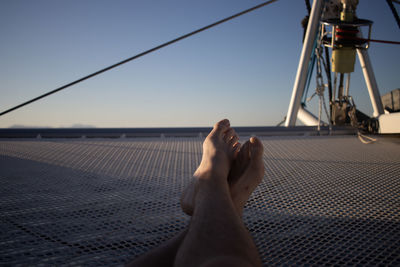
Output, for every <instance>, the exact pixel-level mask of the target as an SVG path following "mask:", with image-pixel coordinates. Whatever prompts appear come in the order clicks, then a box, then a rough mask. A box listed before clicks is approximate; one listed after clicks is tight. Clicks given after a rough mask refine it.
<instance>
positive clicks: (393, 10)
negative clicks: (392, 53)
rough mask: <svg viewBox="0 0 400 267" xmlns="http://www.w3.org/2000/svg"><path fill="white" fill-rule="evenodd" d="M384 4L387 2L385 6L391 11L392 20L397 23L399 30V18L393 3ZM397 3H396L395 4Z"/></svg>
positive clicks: (388, 1)
mask: <svg viewBox="0 0 400 267" xmlns="http://www.w3.org/2000/svg"><path fill="white" fill-rule="evenodd" d="M386 2H387V4H388V5H389V7H390V10H391V11H392V13H393V16H394V18H395V20H396V22H397V25H398V26H399V28H400V18H399V14H397V11H396V8H395V7H394V5H393V3H392V2H393V1H392V0H386ZM397 3H398V2H397Z"/></svg>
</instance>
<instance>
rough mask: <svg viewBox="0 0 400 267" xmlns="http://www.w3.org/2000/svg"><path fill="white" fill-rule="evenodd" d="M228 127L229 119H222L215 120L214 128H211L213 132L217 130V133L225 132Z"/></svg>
mask: <svg viewBox="0 0 400 267" xmlns="http://www.w3.org/2000/svg"><path fill="white" fill-rule="evenodd" d="M229 127H230V122H229V120H228V119H223V120H221V121H219V122H217V123H216V124H215V125H214V129H213V130H214V131H215V132H217V133H221V134H223V133H224V132H226V131H227V130H228V129H229Z"/></svg>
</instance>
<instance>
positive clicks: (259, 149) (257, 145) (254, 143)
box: [250, 137, 264, 160]
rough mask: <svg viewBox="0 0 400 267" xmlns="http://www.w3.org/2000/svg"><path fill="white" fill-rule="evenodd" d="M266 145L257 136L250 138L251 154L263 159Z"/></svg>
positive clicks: (253, 156)
mask: <svg viewBox="0 0 400 267" xmlns="http://www.w3.org/2000/svg"><path fill="white" fill-rule="evenodd" d="M263 153H264V146H263V144H262V143H261V141H260V139H258V138H257V137H252V138H250V155H251V157H252V158H253V159H255V160H257V159H262V157H263Z"/></svg>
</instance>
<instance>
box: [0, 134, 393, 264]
mask: <svg viewBox="0 0 400 267" xmlns="http://www.w3.org/2000/svg"><path fill="white" fill-rule="evenodd" d="M261 139H262V141H263V144H264V148H265V153H264V164H265V166H266V170H267V172H266V175H265V177H264V179H263V182H262V184H260V186H259V187H258V188H257V189H256V191H255V192H254V194H253V195H252V197H251V199H250V201H249V202H248V205H247V208H246V210H245V214H244V220H245V223H246V225H247V227H248V229H249V230H250V232H251V234H252V235H253V237H254V239H255V242H256V244H257V247H258V249H259V252H260V255H261V258H262V261H263V263H264V264H265V265H304V264H306V265H315V266H321V265H343V264H350V265H363V266H365V265H375V266H376V265H380V264H381V265H389V266H399V265H400V196H399V195H400V193H399V192H400V144H399V143H398V142H397V143H396V142H388V141H385V140H383V139H381V138H380V139H379V140H378V142H376V143H374V144H370V145H365V144H362V143H361V142H360V141H359V140H358V139H357V138H356V137H354V136H325V137H318V136H308V137H307V136H287V137H262V138H261ZM201 143H202V139H201V138H200V137H193V138H125V139H88V138H86V139H1V140H0V214H1V219H0V221H1V233H0V265H2V266H4V265H12V266H28V265H29V266H33V265H34V266H39V265H53V266H62V265H84V266H94V265H103V266H113V265H122V264H124V263H126V262H127V261H129V260H130V259H132V258H135V257H136V256H138V255H140V254H142V253H144V252H146V251H148V250H150V249H151V248H152V247H155V246H157V245H158V244H160V243H161V242H163V241H165V240H167V239H169V238H171V237H172V236H174V235H175V234H176V233H177V232H179V231H180V230H182V229H184V228H185V227H186V226H187V225H188V222H189V217H188V216H186V215H184V214H183V213H182V212H181V210H180V207H179V196H180V193H181V192H182V190H183V188H184V187H185V186H186V185H187V184H188V182H189V181H190V179H191V174H192V173H193V172H194V170H195V168H196V166H197V165H198V164H199V162H200V158H201Z"/></svg>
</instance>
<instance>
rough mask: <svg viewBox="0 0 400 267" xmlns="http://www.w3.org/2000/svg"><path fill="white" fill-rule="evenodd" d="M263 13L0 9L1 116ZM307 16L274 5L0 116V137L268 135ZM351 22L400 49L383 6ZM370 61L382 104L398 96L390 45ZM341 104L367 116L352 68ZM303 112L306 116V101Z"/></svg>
mask: <svg viewBox="0 0 400 267" xmlns="http://www.w3.org/2000/svg"><path fill="white" fill-rule="evenodd" d="M262 2H263V1H258V0H257V1H255V0H251V1H250V0H217V1H216V0H202V1H193V0H132V1H128V0H113V1H110V0H108V1H106V0H68V1H66V0H65V1H61V0H35V1H29V0H2V1H0V32H1V35H2V36H1V42H0V92H1V97H0V111H4V110H6V109H8V108H11V107H13V106H15V105H17V104H20V103H22V102H24V101H27V100H29V99H31V98H34V97H36V96H38V95H40V94H43V93H46V92H48V91H50V90H53V89H55V88H57V87H59V86H61V85H64V84H66V83H69V82H71V81H74V80H76V79H78V78H81V77H83V76H85V75H88V74H90V73H92V72H95V71H97V70H99V69H102V68H104V67H106V66H109V65H111V64H114V63H116V62H118V61H121V60H123V59H125V58H128V57H131V56H133V55H135V54H138V53H140V52H143V51H145V50H147V49H149V48H152V47H154V46H157V45H159V44H161V43H164V42H166V41H169V40H171V39H173V38H176V37H178V36H180V35H182V34H185V33H188V32H191V31H193V30H194V29H197V28H200V27H203V26H205V25H207V24H210V23H212V22H215V21H217V20H219V19H221V18H224V17H227V16H230V15H232V14H234V13H236V12H239V11H242V10H244V9H247V8H249V7H252V6H254V5H256V4H259V3H262ZM395 7H396V8H397V10H399V5H397V4H395ZM306 13H307V10H306V7H305V4H304V1H300V0H298V1H293V0H280V1H278V2H276V3H273V4H271V5H269V6H266V7H264V8H261V9H259V10H257V11H254V12H252V13H250V14H246V15H244V16H242V17H240V18H237V19H235V20H233V21H230V22H227V23H225V24H222V25H219V26H217V27H215V28H213V29H211V30H208V31H205V32H202V33H200V34H197V35H195V36H193V37H190V38H188V39H186V40H183V41H181V42H178V43H176V44H173V45H171V46H169V47H167V48H164V49H161V50H159V51H157V52H155V53H152V54H150V55H146V56H144V57H142V58H140V59H138V60H135V61H133V62H130V63H127V64H125V65H123V66H121V67H119V68H116V69H114V70H111V71H109V72H106V73H104V74H101V75H99V76H97V77H95V78H93V79H90V80H87V81H84V82H82V83H80V84H78V85H76V86H73V87H71V88H69V89H66V90H64V91H62V92H59V93H57V94H55V95H52V96H49V97H47V98H45V99H42V100H39V101H38V102H36V103H33V104H31V105H29V106H26V107H23V108H21V109H20V110H17V111H14V112H11V113H9V114H6V115H4V116H2V117H0V127H10V126H13V125H26V126H49V127H69V126H72V125H76V124H80V125H92V126H96V127H180V126H182V127H192V126H210V125H212V124H213V123H214V122H215V121H217V120H219V119H220V118H224V117H227V118H229V119H230V120H231V121H232V124H233V125H235V126H264V125H276V124H277V123H278V122H279V121H281V120H282V119H283V117H284V116H285V115H286V112H287V108H288V104H289V101H290V96H291V93H292V87H293V83H294V78H295V74H296V70H297V65H298V60H299V57H300V52H301V45H302V43H301V39H302V35H303V29H302V27H301V24H300V22H301V20H302V19H303V18H304V16H305V15H306ZM357 14H358V16H359V17H360V18H365V19H370V20H373V21H374V25H373V28H372V38H374V39H384V40H394V41H400V30H399V28H398V27H397V25H396V22H395V19H394V18H393V15H392V13H391V11H390V9H389V8H388V6H387V4H386V1H384V0H369V1H367V0H360V4H359V7H358V11H357ZM369 53H370V58H371V61H372V63H373V66H374V70H375V75H376V79H377V82H378V85H379V87H380V89H381V93H382V94H383V93H386V92H388V91H391V90H393V89H396V88H400V72H399V62H400V46H396V45H384V44H375V43H373V44H371V48H370V49H369ZM314 90H315V80H314V79H313V80H312V82H311V87H310V93H311V92H313V91H314ZM350 94H351V95H352V96H353V97H354V99H355V102H356V105H357V106H358V108H359V109H361V110H362V111H364V112H365V113H367V114H369V115H371V114H372V108H371V105H370V103H369V96H368V93H367V90H366V86H365V83H364V78H363V76H362V72H361V70H360V66H359V63H358V62H357V63H356V71H355V73H353V74H352V80H351V86H350ZM308 106H309V109H310V110H312V111H316V110H317V106H318V101H317V98H315V99H314V100H312V101H311V102H310V103H309V104H308Z"/></svg>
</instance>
